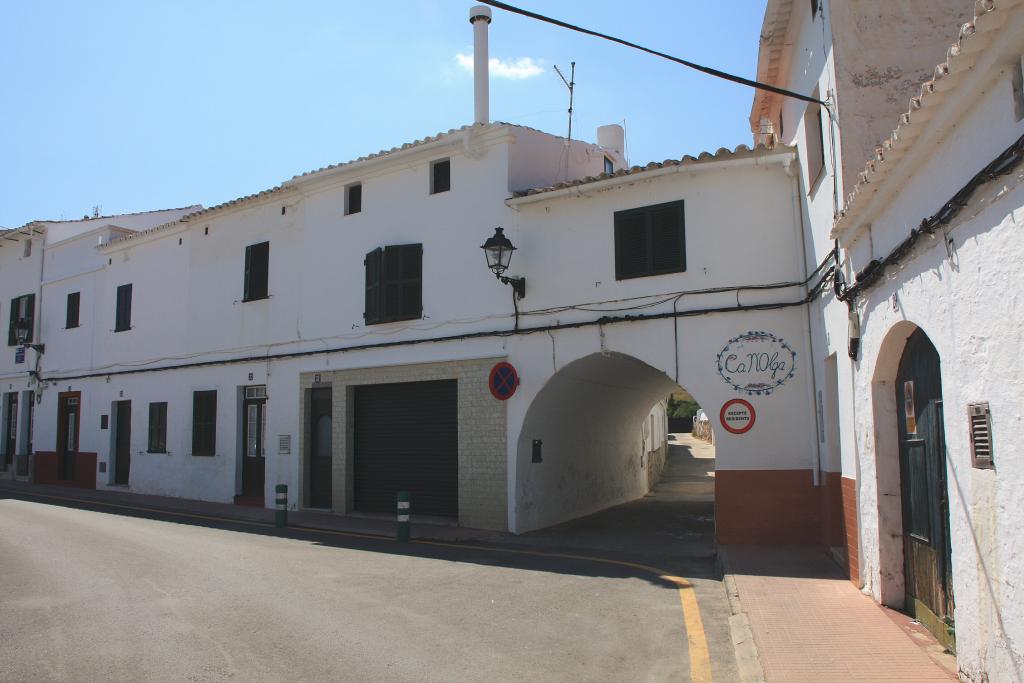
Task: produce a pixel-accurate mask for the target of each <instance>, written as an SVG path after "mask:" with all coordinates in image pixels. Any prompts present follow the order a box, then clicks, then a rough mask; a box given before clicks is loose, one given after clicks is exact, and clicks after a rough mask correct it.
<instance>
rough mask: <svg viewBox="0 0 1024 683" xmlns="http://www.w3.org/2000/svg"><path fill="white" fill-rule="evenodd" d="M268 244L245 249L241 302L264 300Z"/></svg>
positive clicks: (267, 276) (267, 274)
mask: <svg viewBox="0 0 1024 683" xmlns="http://www.w3.org/2000/svg"><path fill="white" fill-rule="evenodd" d="M269 271H270V242H260V243H259V244H250V245H249V246H247V247H246V248H245V293H244V295H243V296H242V301H256V300H258V299H266V298H267V296H268V294H267V279H268V278H269V277H270V272H269Z"/></svg>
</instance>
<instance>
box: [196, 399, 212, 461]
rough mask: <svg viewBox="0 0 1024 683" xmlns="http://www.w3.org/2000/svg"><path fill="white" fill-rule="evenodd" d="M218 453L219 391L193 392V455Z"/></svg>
mask: <svg viewBox="0 0 1024 683" xmlns="http://www.w3.org/2000/svg"><path fill="white" fill-rule="evenodd" d="M216 451H217V391H216V390H213V391H194V392H192V455H201V456H212V455H215V454H216Z"/></svg>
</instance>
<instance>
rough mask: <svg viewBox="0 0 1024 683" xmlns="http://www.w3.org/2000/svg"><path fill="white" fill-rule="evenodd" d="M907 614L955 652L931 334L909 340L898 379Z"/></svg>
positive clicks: (941, 441)
mask: <svg viewBox="0 0 1024 683" xmlns="http://www.w3.org/2000/svg"><path fill="white" fill-rule="evenodd" d="M896 404H897V406H898V408H897V410H898V411H899V416H898V418H899V419H898V420H897V421H898V423H899V432H900V491H901V495H902V502H903V563H904V580H905V583H906V607H907V611H908V612H909V613H910V614H912V615H913V616H914V617H915V618H917V619H919V620H920V621H921V623H922V624H924V625H925V626H926V627H927V628H928V630H929V631H931V632H932V633H933V634H934V635H935V637H936V638H937V639H938V640H939V642H941V643H942V644H943V645H946V646H947V647H949V648H950V649H954V646H955V642H954V635H953V587H952V580H951V579H952V577H951V568H950V549H949V500H948V497H947V495H946V490H947V489H946V439H945V433H944V430H943V417H942V377H941V374H940V368H939V353H938V351H936V349H935V347H934V346H933V345H932V343H931V341H930V340H929V339H928V336H927V335H926V334H925V333H924V332H923V331H922V330H917V331H915V332H914V333H913V334H912V335H911V336H910V338H909V339H908V340H907V347H906V349H905V350H904V351H903V357H902V358H901V359H900V367H899V373H898V375H897V380H896Z"/></svg>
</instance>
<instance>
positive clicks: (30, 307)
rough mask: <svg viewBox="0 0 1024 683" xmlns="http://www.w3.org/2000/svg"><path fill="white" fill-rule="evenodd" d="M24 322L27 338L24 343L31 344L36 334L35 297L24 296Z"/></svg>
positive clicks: (32, 295)
mask: <svg viewBox="0 0 1024 683" xmlns="http://www.w3.org/2000/svg"><path fill="white" fill-rule="evenodd" d="M25 321H26V322H27V323H28V337H27V339H26V342H27V343H29V344H31V343H32V340H33V337H34V336H35V333H36V295H35V294H26V295H25Z"/></svg>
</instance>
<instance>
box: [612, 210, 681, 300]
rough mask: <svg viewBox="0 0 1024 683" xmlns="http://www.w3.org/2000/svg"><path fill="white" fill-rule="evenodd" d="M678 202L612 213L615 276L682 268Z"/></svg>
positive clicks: (679, 271) (620, 277)
mask: <svg viewBox="0 0 1024 683" xmlns="http://www.w3.org/2000/svg"><path fill="white" fill-rule="evenodd" d="M683 207H684V204H683V202H682V201H678V202H671V203H668V204H657V205H655V206H646V207H642V208H639V209H630V210H628V211H619V212H616V214H615V278H616V279H617V280H625V279H628V278H634V277H645V276H648V275H663V274H666V273H681V272H683V271H685V270H686V231H685V220H684V219H685V213H684V210H683Z"/></svg>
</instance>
